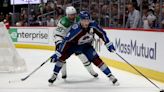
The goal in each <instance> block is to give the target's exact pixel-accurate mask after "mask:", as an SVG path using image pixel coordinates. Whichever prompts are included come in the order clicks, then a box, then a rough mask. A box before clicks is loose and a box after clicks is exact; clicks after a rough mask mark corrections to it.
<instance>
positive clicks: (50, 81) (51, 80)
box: [48, 74, 57, 84]
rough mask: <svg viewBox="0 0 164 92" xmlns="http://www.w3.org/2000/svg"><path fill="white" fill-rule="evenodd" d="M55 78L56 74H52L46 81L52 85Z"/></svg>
mask: <svg viewBox="0 0 164 92" xmlns="http://www.w3.org/2000/svg"><path fill="white" fill-rule="evenodd" d="M56 78H57V76H56V74H53V75H52V77H51V78H50V79H49V80H48V82H49V83H50V84H53V83H54V81H55V80H56Z"/></svg>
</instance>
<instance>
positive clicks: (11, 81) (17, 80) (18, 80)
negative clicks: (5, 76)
mask: <svg viewBox="0 0 164 92" xmlns="http://www.w3.org/2000/svg"><path fill="white" fill-rule="evenodd" d="M18 82H22V80H21V79H16V80H9V81H8V83H9V84H11V83H18Z"/></svg>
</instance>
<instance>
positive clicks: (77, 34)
mask: <svg viewBox="0 0 164 92" xmlns="http://www.w3.org/2000/svg"><path fill="white" fill-rule="evenodd" d="M79 16H80V22H79V23H77V24H74V25H73V26H72V27H70V29H69V33H68V34H67V36H66V37H65V38H64V40H63V41H62V43H61V44H60V46H59V49H58V50H57V51H56V52H55V54H54V55H53V56H51V58H53V59H54V60H56V61H57V62H56V64H55V67H54V70H53V75H52V77H51V78H50V79H49V80H48V82H49V83H53V82H54V81H55V80H56V78H57V75H58V73H59V71H60V69H61V68H62V66H63V61H65V60H66V59H68V58H69V57H70V56H71V55H72V54H74V53H83V54H84V55H85V56H86V57H87V58H88V60H89V61H91V62H92V63H93V64H95V65H96V66H97V67H98V68H99V69H100V70H101V71H102V72H103V73H104V74H105V75H106V76H107V77H108V78H109V79H110V80H111V81H112V83H113V84H114V85H118V84H119V83H118V80H117V78H115V76H114V75H113V74H112V73H111V71H110V69H109V68H108V67H107V65H106V64H105V63H104V62H103V61H102V60H101V59H100V58H99V56H98V54H97V52H96V51H95V49H94V48H93V46H92V45H91V44H90V43H91V41H92V39H90V38H91V37H90V36H92V34H94V33H95V34H97V35H98V36H99V37H100V38H101V39H102V40H103V41H104V43H105V45H106V47H107V49H108V50H109V51H110V52H114V51H115V48H114V46H113V43H112V42H111V41H110V40H109V39H108V37H107V36H106V33H105V31H104V30H103V29H102V28H101V27H100V26H99V25H98V24H97V23H96V22H95V21H91V17H90V15H89V13H88V12H87V11H81V12H80V15H79Z"/></svg>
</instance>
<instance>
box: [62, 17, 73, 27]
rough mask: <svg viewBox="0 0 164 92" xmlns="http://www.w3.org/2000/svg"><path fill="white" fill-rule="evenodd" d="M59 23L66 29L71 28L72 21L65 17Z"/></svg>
mask: <svg viewBox="0 0 164 92" xmlns="http://www.w3.org/2000/svg"><path fill="white" fill-rule="evenodd" d="M59 23H60V24H61V25H63V26H64V27H66V28H68V27H70V26H71V24H70V20H69V19H68V18H67V17H66V16H65V17H62V18H61V19H60V21H59Z"/></svg>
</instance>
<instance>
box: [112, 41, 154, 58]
mask: <svg viewBox="0 0 164 92" xmlns="http://www.w3.org/2000/svg"><path fill="white" fill-rule="evenodd" d="M114 45H115V48H116V49H117V50H118V51H119V52H120V53H123V54H128V55H133V56H137V57H142V58H146V59H152V60H156V57H157V42H154V43H151V45H148V44H146V43H141V42H139V41H138V40H130V41H129V42H128V43H125V42H123V41H122V40H121V39H120V38H119V39H115V44H114Z"/></svg>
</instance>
